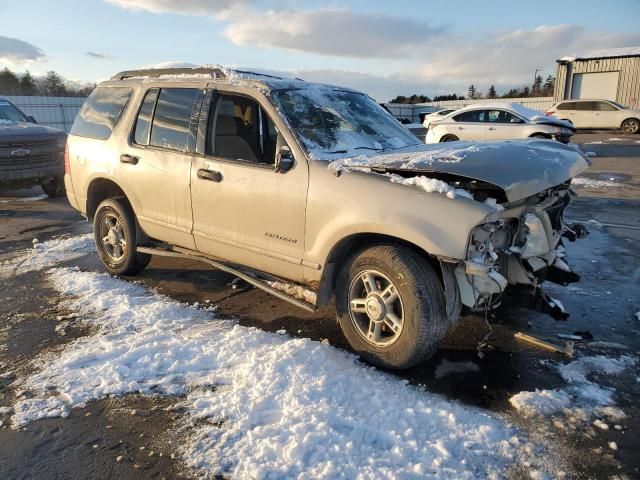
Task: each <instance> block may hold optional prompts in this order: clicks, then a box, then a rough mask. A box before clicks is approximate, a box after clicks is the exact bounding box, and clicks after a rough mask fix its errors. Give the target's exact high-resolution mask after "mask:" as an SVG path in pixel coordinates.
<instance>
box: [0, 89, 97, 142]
mask: <svg viewBox="0 0 640 480" xmlns="http://www.w3.org/2000/svg"><path fill="white" fill-rule="evenodd" d="M2 98H6V99H7V100H9V101H10V102H11V103H13V104H14V105H15V106H16V107H18V108H19V109H20V110H22V111H23V112H24V113H25V114H27V115H32V116H33V117H34V118H35V119H36V121H37V122H38V123H39V124H41V125H46V126H48V127H54V128H59V129H60V130H64V131H65V132H67V133H69V130H70V129H71V125H73V120H74V119H75V118H76V115H77V114H78V112H79V111H80V107H81V106H82V104H83V103H84V100H85V99H84V97H37V96H36V97H23V96H15V95H3V96H2Z"/></svg>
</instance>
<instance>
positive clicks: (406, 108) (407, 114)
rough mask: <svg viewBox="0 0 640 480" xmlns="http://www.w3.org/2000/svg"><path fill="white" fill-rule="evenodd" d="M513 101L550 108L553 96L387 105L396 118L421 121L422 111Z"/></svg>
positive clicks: (543, 109)
mask: <svg viewBox="0 0 640 480" xmlns="http://www.w3.org/2000/svg"><path fill="white" fill-rule="evenodd" d="M505 102H513V103H519V104H521V105H524V106H525V107H529V108H533V109H534V110H540V111H542V112H544V111H546V110H548V109H549V108H551V106H552V105H553V103H554V102H553V97H532V98H481V99H478V100H445V101H442V102H427V103H416V104H413V105H408V104H404V103H387V104H386V107H387V108H388V109H389V111H390V112H391V113H392V114H393V116H394V117H396V118H408V119H409V120H411V122H412V123H417V122H419V121H420V117H419V115H420V113H422V112H435V111H437V110H442V109H443V108H462V107H466V106H468V105H474V104H478V103H481V104H486V103H489V104H491V103H505Z"/></svg>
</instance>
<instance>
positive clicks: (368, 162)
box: [329, 139, 590, 202]
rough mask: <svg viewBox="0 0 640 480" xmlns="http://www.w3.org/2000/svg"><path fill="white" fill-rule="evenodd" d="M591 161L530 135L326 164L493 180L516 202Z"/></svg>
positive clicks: (338, 167)
mask: <svg viewBox="0 0 640 480" xmlns="http://www.w3.org/2000/svg"><path fill="white" fill-rule="evenodd" d="M589 165H590V162H589V160H588V158H587V157H585V156H584V155H583V154H582V153H581V152H579V151H578V150H576V149H575V148H573V147H570V146H567V145H564V144H562V143H559V142H555V141H552V140H541V139H533V140H512V141H502V142H483V143H467V142H450V143H444V144H422V145H415V146H412V147H407V148H403V149H399V150H394V151H391V152H384V153H379V154H367V155H360V156H357V157H350V158H343V159H339V160H335V161H333V162H332V163H331V164H330V167H329V168H330V169H332V170H334V171H337V170H341V169H361V168H370V169H374V170H384V171H391V172H399V173H402V172H416V173H418V174H423V175H424V176H427V177H428V176H429V173H440V174H442V173H444V174H449V175H452V176H458V177H464V178H465V179H472V180H479V181H482V182H486V183H490V184H493V185H495V186H497V187H499V188H501V189H502V190H504V192H505V194H506V197H507V200H508V201H509V202H514V201H517V200H521V199H523V198H526V197H529V196H531V195H535V194H537V193H539V192H542V191H544V190H546V189H548V188H551V187H555V186H557V185H560V184H561V183H563V182H565V181H567V180H569V179H570V178H572V177H575V176H576V175H578V174H579V173H581V172H583V171H584V170H586V169H587V168H589Z"/></svg>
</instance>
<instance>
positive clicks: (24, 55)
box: [0, 35, 46, 64]
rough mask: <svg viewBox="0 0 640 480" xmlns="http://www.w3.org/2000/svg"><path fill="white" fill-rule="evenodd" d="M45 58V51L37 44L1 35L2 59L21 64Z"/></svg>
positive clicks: (0, 56)
mask: <svg viewBox="0 0 640 480" xmlns="http://www.w3.org/2000/svg"><path fill="white" fill-rule="evenodd" d="M45 58H46V55H45V54H44V52H43V51H42V50H40V49H39V48H38V47H36V46H35V45H31V44H30V43H27V42H24V41H22V40H18V39H17V38H9V37H3V36H1V35H0V60H4V61H7V62H10V63H15V64H19V63H29V62H34V61H38V60H44V59H45Z"/></svg>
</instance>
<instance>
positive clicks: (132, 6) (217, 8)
mask: <svg viewBox="0 0 640 480" xmlns="http://www.w3.org/2000/svg"><path fill="white" fill-rule="evenodd" d="M106 1H107V2H108V3H111V4H113V5H116V6H118V7H122V8H126V9H127V10H144V11H147V12H152V13H181V14H185V15H203V16H216V15H218V14H219V13H220V12H221V11H224V10H227V9H229V8H233V7H236V6H238V5H242V4H244V3H246V2H245V1H244V0H235V1H234V0H106Z"/></svg>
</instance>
